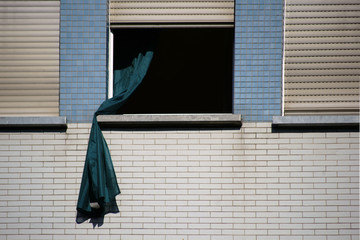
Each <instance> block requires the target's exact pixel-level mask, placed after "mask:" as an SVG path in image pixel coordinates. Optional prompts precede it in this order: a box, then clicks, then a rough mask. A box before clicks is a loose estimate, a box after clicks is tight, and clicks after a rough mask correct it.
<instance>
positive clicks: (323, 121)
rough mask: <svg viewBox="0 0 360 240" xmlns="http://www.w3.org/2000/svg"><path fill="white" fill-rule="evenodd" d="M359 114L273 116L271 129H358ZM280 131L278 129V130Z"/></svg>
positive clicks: (314, 130) (313, 130)
mask: <svg viewBox="0 0 360 240" xmlns="http://www.w3.org/2000/svg"><path fill="white" fill-rule="evenodd" d="M359 122H360V120H359V116H356V115H341V116H339V115H338V116H329V115H328V116H274V117H273V121H272V126H273V131H274V132H277V131H278V130H281V131H293V130H295V131H309V132H316V131H336V132H337V131H351V132H352V131H359ZM279 132H280V131H279Z"/></svg>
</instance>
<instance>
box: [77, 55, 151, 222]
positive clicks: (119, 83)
mask: <svg viewBox="0 0 360 240" xmlns="http://www.w3.org/2000/svg"><path fill="white" fill-rule="evenodd" d="M152 57H153V52H152V51H146V52H144V53H139V54H138V56H137V57H136V58H134V59H133V61H132V63H131V66H129V67H127V68H124V69H121V70H115V71H114V97H113V98H110V99H108V100H106V101H104V102H103V103H102V104H101V105H100V107H99V108H98V110H97V111H96V112H95V114H94V117H93V121H92V127H91V132H90V136H89V143H88V149H87V153H86V158H85V164H84V171H83V175H82V180H81V185H80V191H79V196H78V202H77V207H76V209H77V212H78V214H77V217H76V222H77V223H82V222H84V221H86V220H87V219H89V218H94V217H103V216H104V215H105V214H107V213H117V212H119V209H118V207H117V204H116V199H115V197H116V196H117V195H118V194H120V189H119V186H118V183H117V178H116V174H115V170H114V166H113V163H112V159H111V155H110V151H109V147H108V145H107V143H106V140H105V138H104V135H103V134H102V131H101V129H100V126H99V124H98V122H97V116H98V115H104V114H116V112H117V111H118V110H119V108H121V106H122V105H123V104H124V103H125V102H126V100H127V99H128V97H129V96H130V95H131V94H132V93H133V92H134V90H135V89H136V88H137V86H138V85H139V84H140V83H141V81H142V80H143V78H144V77H145V75H146V72H147V70H148V68H149V65H150V62H151V59H152Z"/></svg>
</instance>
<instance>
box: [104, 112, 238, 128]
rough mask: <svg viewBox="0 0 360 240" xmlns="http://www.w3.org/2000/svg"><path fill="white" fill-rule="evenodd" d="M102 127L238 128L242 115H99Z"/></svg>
mask: <svg viewBox="0 0 360 240" xmlns="http://www.w3.org/2000/svg"><path fill="white" fill-rule="evenodd" d="M97 120H98V122H99V124H100V125H102V126H112V127H131V128H132V127H216V128H222V127H225V128H226V127H236V128H240V126H241V124H242V122H241V115H236V114H123V115H99V116H98V117H97Z"/></svg>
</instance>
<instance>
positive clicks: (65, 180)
mask: <svg viewBox="0 0 360 240" xmlns="http://www.w3.org/2000/svg"><path fill="white" fill-rule="evenodd" d="M89 127H90V125H89V124H69V127H68V129H67V132H43V133H41V132H38V133H35V132H34V133H31V132H23V133H9V132H2V133H0V172H1V174H0V193H1V194H0V200H1V206H0V216H1V218H0V239H85V238H86V239H123V240H131V239H139V240H149V239H157V240H161V239H165V240H169V239H176V240H182V239H186V240H201V239H209V240H215V239H222V240H227V239H231V240H237V239H253V240H263V239H274V240H285V239H291V240H316V239H319V240H320V239H321V240H334V239H337V240H347V239H348V240H357V239H358V237H359V235H358V234H359V231H358V223H359V218H358V213H359V208H358V207H359V195H358V190H359V149H358V147H359V145H358V142H359V134H358V133H349V132H339V133H271V125H270V123H245V124H244V125H243V127H242V128H241V129H240V130H201V131H200V130H192V131H179V130H174V131H165V130H163V131H155V130H148V131H140V130H139V131H106V132H105V136H106V138H107V141H108V143H109V147H110V149H111V152H112V156H113V161H114V165H115V168H116V172H117V176H118V182H119V185H120V188H121V190H122V194H121V195H119V196H118V197H117V200H118V205H119V208H120V213H119V214H110V215H107V216H106V217H105V222H104V224H103V226H101V227H100V228H95V229H93V227H92V224H90V223H87V222H85V223H83V224H80V225H78V224H76V223H75V215H76V211H75V207H76V201H77V194H78V190H79V187H80V181H81V174H82V170H83V164H84V155H85V151H86V147H87V141H88V133H89Z"/></svg>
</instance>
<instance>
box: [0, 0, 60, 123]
mask: <svg viewBox="0 0 360 240" xmlns="http://www.w3.org/2000/svg"><path fill="white" fill-rule="evenodd" d="M59 23H60V1H59V0H56V1H16V0H15V1H14V0H13V1H0V116H58V115H59Z"/></svg>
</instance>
